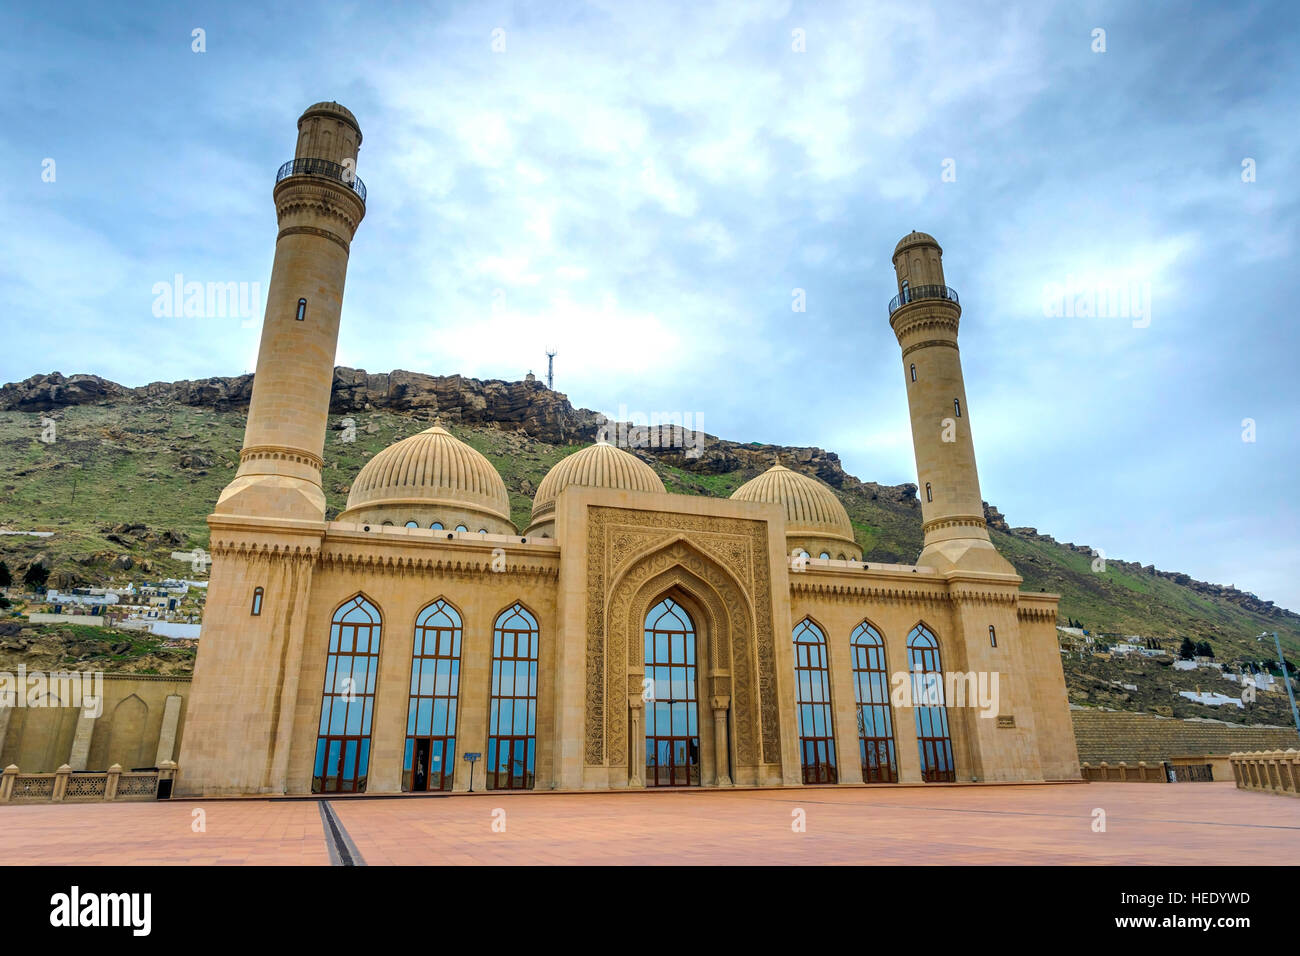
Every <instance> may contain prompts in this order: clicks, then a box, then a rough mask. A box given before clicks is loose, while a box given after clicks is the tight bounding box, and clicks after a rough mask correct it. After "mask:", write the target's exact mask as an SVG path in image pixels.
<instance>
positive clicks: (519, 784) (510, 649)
mask: <svg viewBox="0 0 1300 956" xmlns="http://www.w3.org/2000/svg"><path fill="white" fill-rule="evenodd" d="M537 643H538V632H537V619H536V618H535V617H533V615H532V614H530V613H529V612H528V610H527V609H526V608H524V606H523V605H522V604H515V605H514V606H513V607H509V608H507V609H506V610H504V611H502V612H501V615H500V616H499V617H498V618H497V620H496V626H495V627H494V628H493V633H492V700H491V703H490V704H489V706H488V745H487V746H488V752H487V786H488V789H489V790H531V789H532V787H533V772H534V765H535V761H536V753H535V751H536V749H537V738H536V733H537Z"/></svg>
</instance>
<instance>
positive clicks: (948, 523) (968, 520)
mask: <svg viewBox="0 0 1300 956" xmlns="http://www.w3.org/2000/svg"><path fill="white" fill-rule="evenodd" d="M987 527H988V525H987V522H985V520H984V519H983V518H982V517H980V516H979V515H944V516H943V517H940V518H931V519H930V520H929V521H927V522H926V523H925V524H923V525H921V534H929V533H930V532H931V531H938V530H940V529H941V528H985V529H987Z"/></svg>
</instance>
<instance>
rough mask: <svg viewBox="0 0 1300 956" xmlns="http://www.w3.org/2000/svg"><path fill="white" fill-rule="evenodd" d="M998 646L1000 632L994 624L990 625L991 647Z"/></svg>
mask: <svg viewBox="0 0 1300 956" xmlns="http://www.w3.org/2000/svg"><path fill="white" fill-rule="evenodd" d="M997 646H998V632H997V630H996V628H994V627H993V625H992V624H990V625H989V647H997Z"/></svg>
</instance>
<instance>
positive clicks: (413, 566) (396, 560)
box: [318, 546, 560, 580]
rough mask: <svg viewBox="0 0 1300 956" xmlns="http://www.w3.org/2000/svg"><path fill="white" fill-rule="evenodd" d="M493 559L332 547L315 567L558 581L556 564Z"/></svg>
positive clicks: (489, 555)
mask: <svg viewBox="0 0 1300 956" xmlns="http://www.w3.org/2000/svg"><path fill="white" fill-rule="evenodd" d="M496 564H497V560H496V558H495V556H493V555H491V554H488V555H483V554H482V552H477V553H475V554H467V555H464V556H452V555H448V554H436V555H397V556H393V555H383V554H375V553H373V552H371V551H368V550H365V549H361V548H355V549H349V550H337V549H336V547H334V546H331V547H329V548H327V549H326V550H325V551H323V552H322V553H321V555H320V559H319V565H318V567H319V568H320V570H322V571H326V570H347V571H354V572H361V573H365V574H392V575H399V576H404V575H424V574H436V575H439V576H440V577H472V578H481V577H483V576H485V575H493V574H497V575H503V576H507V577H531V578H537V579H543V580H545V579H549V580H558V578H559V575H560V568H559V564H558V563H555V564H539V563H530V562H527V561H522V562H521V561H520V560H518V559H516V560H515V561H511V560H510V557H509V554H508V553H507V555H506V559H505V561H504V562H501V564H502V566H501V567H499V568H498V567H496Z"/></svg>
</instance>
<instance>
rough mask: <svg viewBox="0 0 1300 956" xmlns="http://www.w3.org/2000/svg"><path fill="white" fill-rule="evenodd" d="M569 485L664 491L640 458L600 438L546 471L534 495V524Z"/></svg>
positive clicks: (549, 510) (544, 516)
mask: <svg viewBox="0 0 1300 956" xmlns="http://www.w3.org/2000/svg"><path fill="white" fill-rule="evenodd" d="M569 485H581V486H583V487H587V488H622V489H623V490H625V491H657V492H659V493H660V494H663V493H664V483H663V482H662V481H660V480H659V476H658V475H656V474H655V472H654V469H653V468H651V467H650V466H649V465H647V464H646V463H645V462H643V461H642V460H641V459H640V458H637V457H636V455H632V454H629V453H628V452H625V451H623V449H621V448H615V447H614V446H613V445H611V444H609V443H608V442H603V441H602V442H597V443H596V444H594V445H590V446H588V447H586V448H584V449H582V451H578V452H574V453H573V454H572V455H570V456H569V457H568V458H564V459H562V460H561V461H560V462H559V463H558V464H557V465H556V466H555V467H554V468H552V469H551V470H550V471H548V472H547V473H546V477H545V478H543V479H542V483H541V484H540V485H538V486H537V494H536V495H535V496H534V497H533V524H537V523H538V521H539V520H542V519H544V518H546V517H547V516H548V515H550V514H551V513H552V512H554V511H555V499H556V498H558V497H559V495H560V492H561V491H563V490H564V489H565V488H567V487H569Z"/></svg>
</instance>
